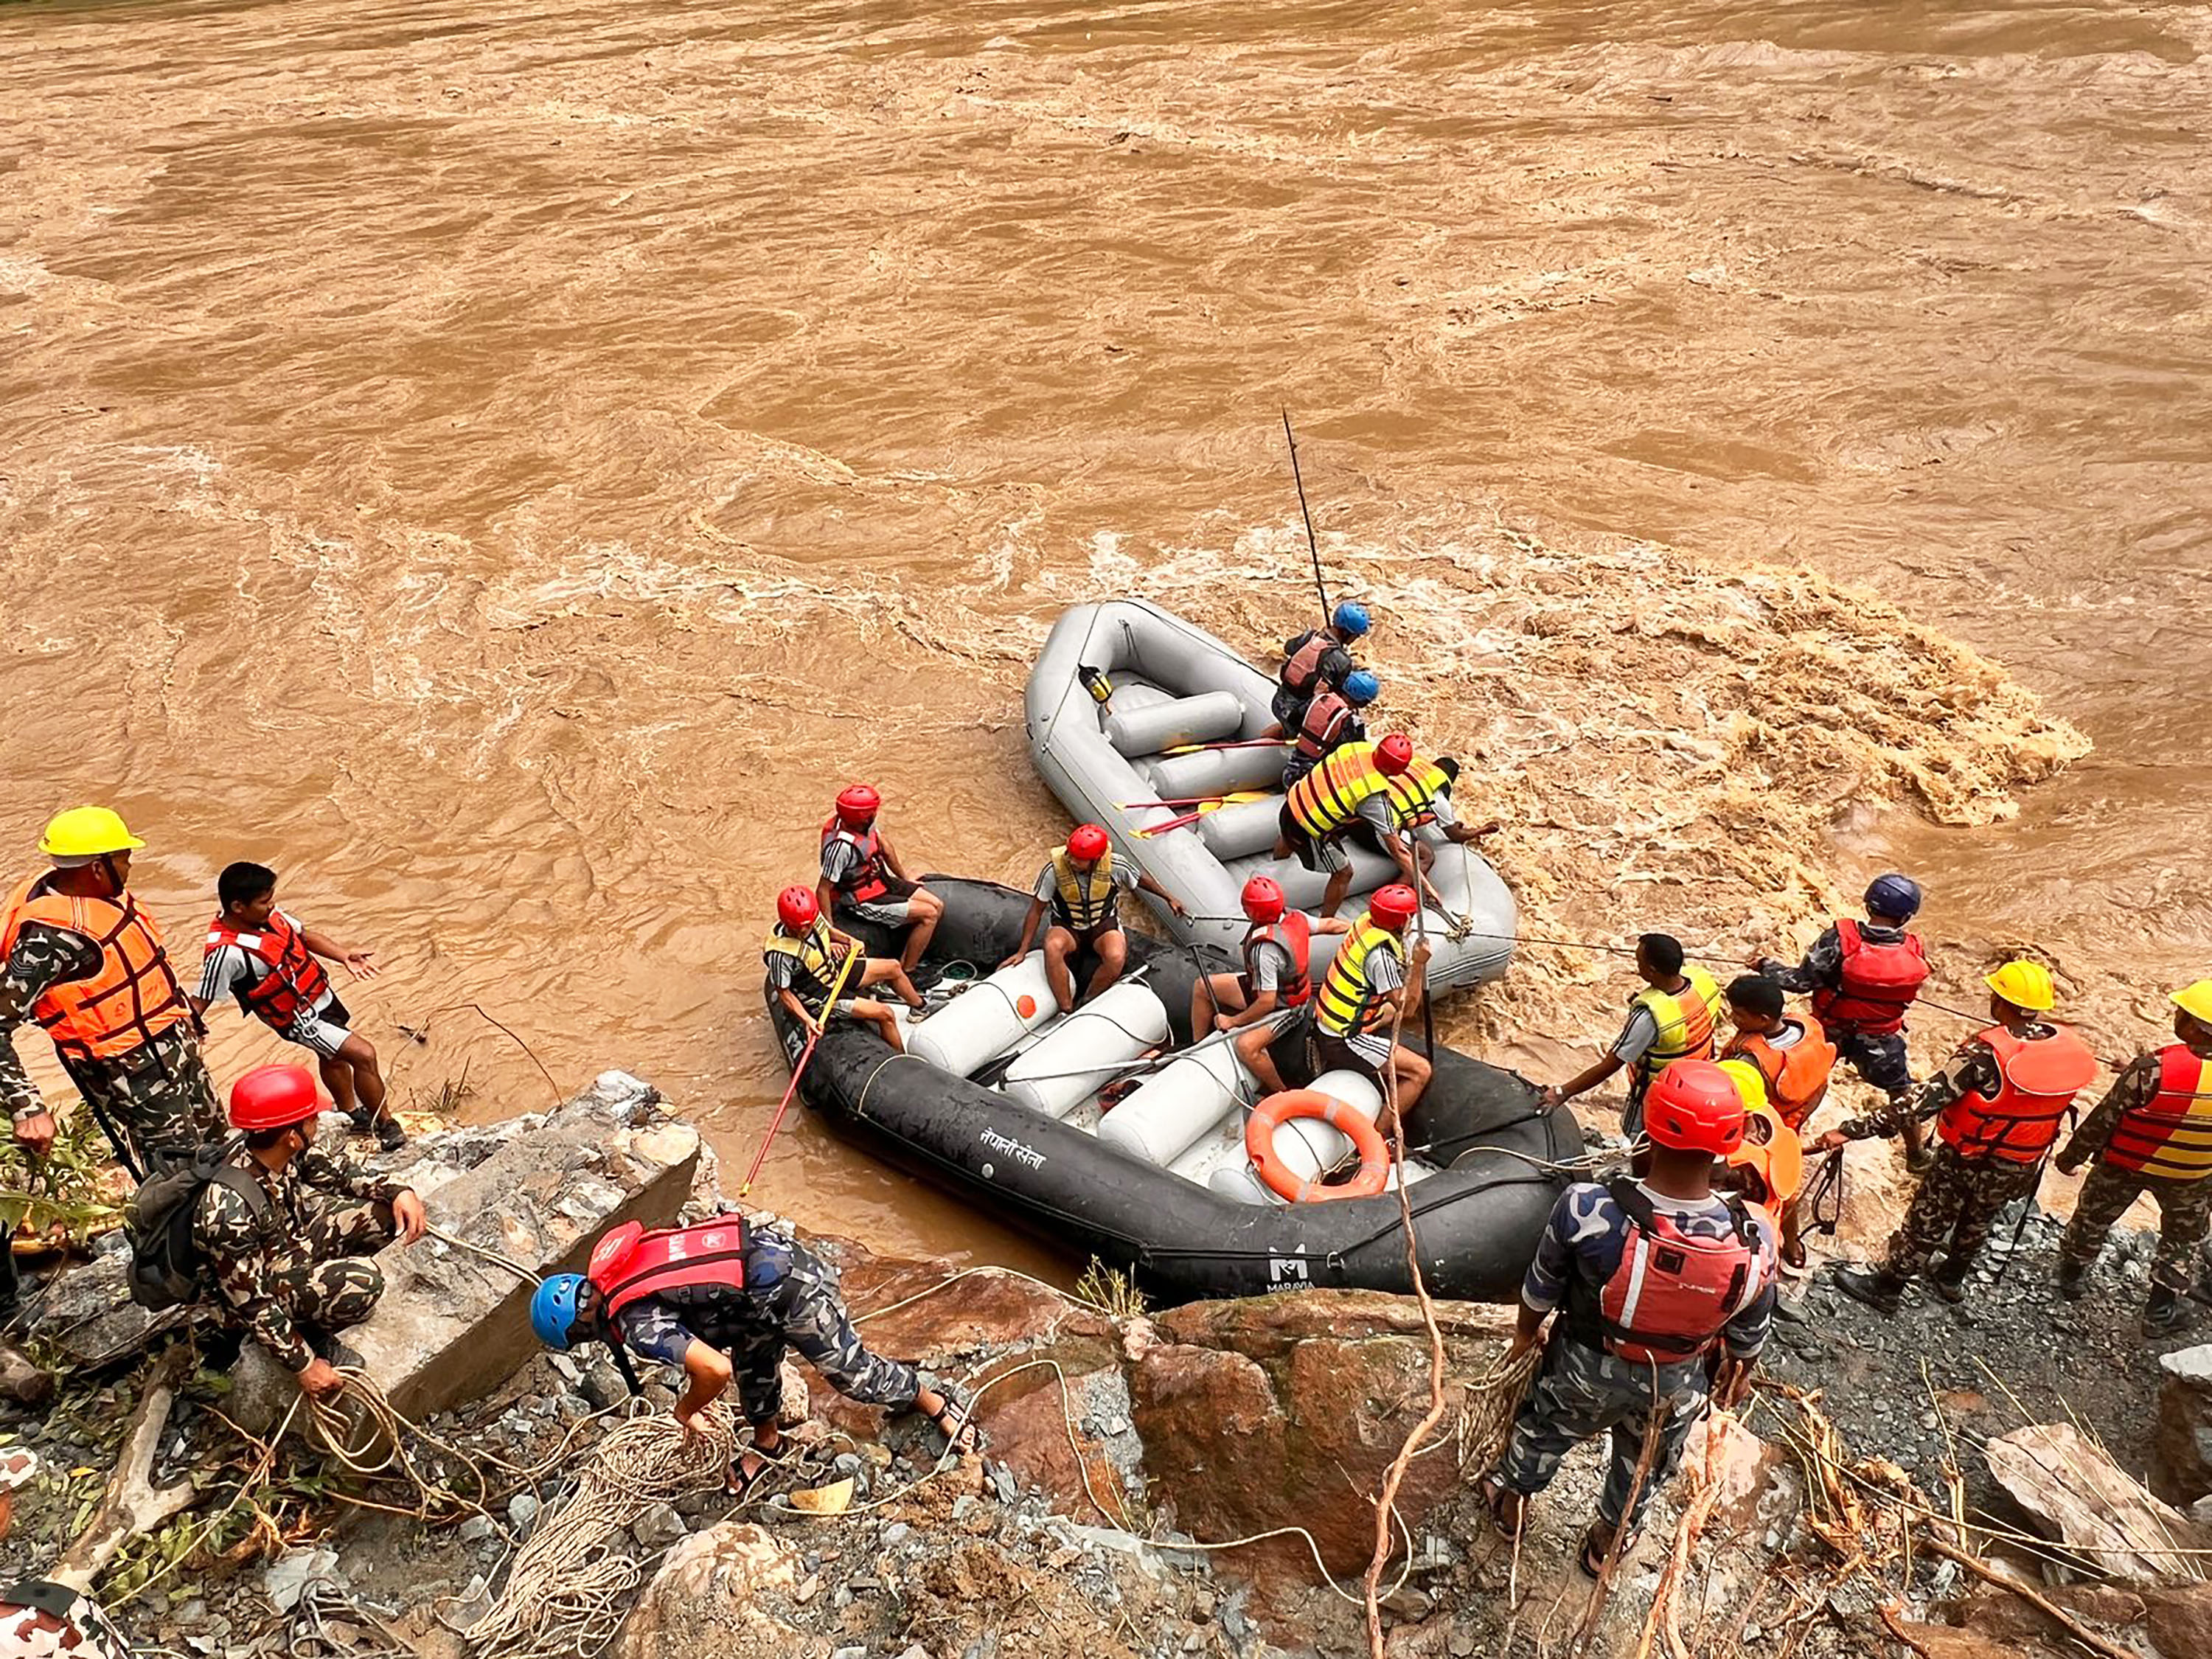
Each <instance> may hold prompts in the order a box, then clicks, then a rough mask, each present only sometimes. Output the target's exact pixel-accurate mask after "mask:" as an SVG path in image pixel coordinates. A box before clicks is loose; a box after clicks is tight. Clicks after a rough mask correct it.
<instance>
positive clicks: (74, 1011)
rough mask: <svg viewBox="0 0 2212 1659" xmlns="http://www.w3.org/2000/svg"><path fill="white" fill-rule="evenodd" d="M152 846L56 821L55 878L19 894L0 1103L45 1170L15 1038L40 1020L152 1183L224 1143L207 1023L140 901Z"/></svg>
mask: <svg viewBox="0 0 2212 1659" xmlns="http://www.w3.org/2000/svg"><path fill="white" fill-rule="evenodd" d="M144 845H145V843H144V842H142V841H140V840H138V839H137V837H136V836H133V835H131V832H130V830H129V829H125V827H124V823H123V820H122V819H121V818H119V817H117V816H116V815H115V814H114V813H113V812H112V811H108V810H107V809H106V807H100V806H80V807H73V808H71V809H70V811H65V812H62V813H59V814H58V815H56V817H54V819H53V821H52V823H49V824H48V825H47V826H46V835H45V836H44V837H43V838H42V839H41V840H40V843H39V847H40V851H41V852H43V853H45V854H46V856H47V857H48V858H49V859H51V860H52V863H53V867H52V869H51V870H49V871H48V872H46V873H45V874H43V875H40V876H38V877H36V878H33V879H31V880H29V881H27V882H25V883H23V884H21V886H19V887H17V888H16V889H15V892H14V893H13V894H12V895H11V896H10V897H9V901H8V904H7V909H6V915H5V919H4V922H0V958H4V966H3V967H0V1103H4V1104H5V1105H6V1106H7V1109H8V1112H9V1117H10V1119H11V1120H12V1121H13V1123H14V1127H15V1139H17V1140H19V1141H21V1143H22V1144H23V1145H24V1146H27V1147H28V1148H30V1149H31V1151H33V1152H36V1153H38V1154H40V1155H41V1156H43V1155H44V1154H45V1153H46V1151H47V1150H48V1149H49V1148H50V1147H52V1145H53V1141H54V1131H55V1125H54V1120H53V1116H52V1113H51V1112H50V1111H49V1110H48V1109H47V1107H46V1103H45V1102H44V1101H43V1100H41V1099H40V1097H39V1091H38V1090H37V1089H36V1088H35V1087H34V1086H33V1084H32V1082H31V1079H30V1076H29V1074H28V1073H27V1072H26V1071H25V1070H24V1068H23V1061H22V1059H21V1056H20V1055H19V1054H16V1052H15V1041H14V1038H15V1028H16V1027H17V1026H19V1025H21V1024H22V1023H23V1022H24V1020H25V1019H26V1018H31V1019H35V1020H36V1021H37V1022H38V1023H39V1024H40V1025H42V1026H44V1027H46V1030H47V1031H48V1033H49V1035H51V1036H52V1038H53V1042H54V1049H55V1052H56V1054H58V1056H59V1057H60V1059H61V1062H62V1067H63V1069H64V1071H66V1072H67V1073H69V1076H70V1081H71V1082H73V1083H75V1084H76V1088H77V1092H78V1093H79V1094H80V1095H82V1097H83V1098H84V1102H85V1104H86V1105H87V1106H88V1107H89V1108H90V1109H92V1111H93V1113H94V1115H95V1116H97V1117H98V1118H99V1120H100V1126H101V1127H102V1128H104V1129H105V1130H106V1132H107V1133H108V1135H109V1137H110V1138H111V1139H113V1140H114V1142H115V1149H116V1153H117V1155H118V1157H119V1158H122V1159H123V1161H124V1163H125V1164H126V1166H128V1167H130V1168H131V1170H133V1172H134V1173H135V1174H137V1176H140V1177H141V1178H142V1179H143V1178H144V1177H146V1176H150V1175H153V1174H155V1173H157V1172H158V1171H160V1170H163V1169H167V1168H169V1167H171V1166H173V1165H178V1164H185V1163H188V1162H190V1161H191V1154H192V1152H193V1150H194V1149H195V1148H196V1147H197V1146H200V1145H201V1144H202V1143H203V1142H204V1141H208V1140H212V1139H219V1138H220V1137H221V1135H222V1111H221V1109H220V1108H218V1107H217V1105H216V1096H215V1087H214V1085H213V1084H212V1083H210V1081H209V1079H208V1073H207V1066H206V1065H205V1064H204V1062H203V1061H202V1060H201V1059H200V1042H199V1028H198V1022H197V1019H195V1018H194V1017H193V1015H192V1012H191V1006H189V1004H187V1003H186V1001H185V994H184V988H183V987H182V986H180V985H179V983H178V981H177V976H176V975H175V973H174V971H173V969H172V968H171V966H170V963H169V958H168V951H167V948H166V947H165V946H164V945H162V943H161V930H160V929H159V927H156V926H155V921H154V919H153V917H152V916H150V915H148V914H147V913H146V911H145V910H144V909H143V908H142V907H141V906H140V905H139V904H138V903H137V901H136V900H135V899H133V898H132V897H131V892H130V878H131V852H132V851H133V850H134V849H135V848H140V847H143V846H144Z"/></svg>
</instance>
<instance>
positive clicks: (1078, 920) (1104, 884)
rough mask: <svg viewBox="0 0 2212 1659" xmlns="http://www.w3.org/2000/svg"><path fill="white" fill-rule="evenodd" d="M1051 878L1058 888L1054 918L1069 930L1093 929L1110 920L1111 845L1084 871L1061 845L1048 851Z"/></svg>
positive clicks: (1095, 930) (1112, 886) (1111, 887)
mask: <svg viewBox="0 0 2212 1659" xmlns="http://www.w3.org/2000/svg"><path fill="white" fill-rule="evenodd" d="M1052 878H1053V880H1054V883H1055V884H1057V885H1058V886H1059V888H1060V894H1059V896H1058V898H1057V900H1056V901H1055V902H1054V905H1053V908H1054V912H1055V913H1056V914H1055V915H1054V921H1058V922H1059V923H1060V926H1061V927H1065V928H1066V929H1067V931H1068V932H1069V933H1096V932H1097V931H1098V929H1100V928H1101V927H1104V926H1105V925H1106V924H1107V923H1108V922H1109V921H1113V920H1114V849H1113V848H1110V847H1109V848H1107V849H1106V852H1105V854H1103V856H1102V857H1101V858H1100V859H1099V860H1098V862H1097V863H1096V864H1094V865H1092V866H1091V868H1090V870H1089V871H1088V872H1085V871H1082V870H1079V869H1077V868H1076V867H1075V860H1073V859H1072V858H1070V857H1069V856H1068V854H1067V849H1066V848H1065V847H1062V848H1057V849H1055V850H1054V853H1053V855H1052Z"/></svg>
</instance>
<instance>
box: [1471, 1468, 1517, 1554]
mask: <svg viewBox="0 0 2212 1659" xmlns="http://www.w3.org/2000/svg"><path fill="white" fill-rule="evenodd" d="M1482 1485H1483V1494H1482V1501H1483V1505H1484V1507H1485V1508H1486V1509H1488V1510H1489V1511H1490V1524H1491V1526H1492V1528H1495V1529H1496V1530H1497V1533H1498V1536H1499V1537H1500V1538H1503V1539H1504V1541H1506V1542H1507V1543H1509V1544H1517V1543H1519V1542H1520V1541H1521V1534H1522V1533H1523V1532H1524V1531H1526V1530H1527V1529H1528V1498H1526V1497H1525V1496H1523V1495H1522V1493H1520V1492H1516V1491H1514V1490H1513V1488H1512V1487H1510V1486H1507V1485H1506V1484H1505V1477H1504V1475H1502V1474H1498V1473H1497V1472H1496V1471H1494V1470H1493V1471H1492V1473H1491V1474H1486V1475H1485V1476H1484V1477H1483V1480H1482ZM1509 1505H1514V1506H1516V1513H1515V1515H1514V1516H1513V1519H1512V1520H1511V1521H1510V1522H1508V1521H1507V1520H1506V1518H1505V1511H1506V1509H1507V1507H1508V1506H1509Z"/></svg>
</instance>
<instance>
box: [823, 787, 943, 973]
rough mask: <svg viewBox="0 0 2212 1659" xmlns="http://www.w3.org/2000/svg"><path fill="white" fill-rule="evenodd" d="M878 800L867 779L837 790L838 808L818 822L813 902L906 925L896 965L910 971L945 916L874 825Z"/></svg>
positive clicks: (827, 910) (826, 910) (828, 910)
mask: <svg viewBox="0 0 2212 1659" xmlns="http://www.w3.org/2000/svg"><path fill="white" fill-rule="evenodd" d="M883 805H884V799H883V797H882V796H881V795H879V794H878V793H876V791H875V789H874V788H873V787H872V786H871V785H868V784H865V783H856V784H854V785H853V786H852V787H850V788H848V789H845V790H843V791H842V792H840V793H839V794H838V796H837V810H836V811H835V812H833V813H831V814H830V816H829V822H828V823H825V824H823V826H822V879H821V880H820V881H818V882H817V883H816V884H815V885H814V903H815V908H817V909H818V910H820V911H821V912H822V914H823V915H825V916H833V917H834V916H835V915H836V913H837V907H838V906H839V905H842V906H843V907H844V908H845V909H846V910H847V911H848V912H849V913H850V914H852V915H854V916H857V917H859V918H860V920H861V921H872V922H874V923H876V924H877V925H878V926H879V927H903V928H905V929H906V930H907V935H906V944H905V945H904V946H903V947H902V949H901V951H899V966H900V967H902V968H903V969H906V971H907V972H908V973H909V974H911V973H912V972H913V971H914V970H915V969H916V968H917V967H919V966H920V965H921V954H922V952H923V951H927V949H928V948H929V941H930V939H932V938H933V937H934V936H935V934H936V933H937V924H938V923H939V921H942V920H943V919H944V915H945V901H944V900H943V899H941V898H939V897H938V896H937V895H936V894H934V893H933V892H931V891H930V890H928V889H927V887H924V886H923V885H922V884H921V883H919V882H917V881H915V880H914V879H913V878H911V877H909V876H908V874H907V872H906V866H904V865H903V864H901V863H900V862H899V855H898V854H896V852H894V851H893V850H892V848H891V844H890V841H889V840H887V839H886V838H885V837H884V835H883V833H882V832H881V831H880V830H878V829H877V828H876V814H877V813H878V812H880V811H882V810H883Z"/></svg>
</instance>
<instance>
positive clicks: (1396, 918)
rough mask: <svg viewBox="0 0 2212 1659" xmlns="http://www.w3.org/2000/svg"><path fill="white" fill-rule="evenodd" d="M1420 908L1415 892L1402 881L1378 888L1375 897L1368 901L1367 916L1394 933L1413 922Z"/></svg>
mask: <svg viewBox="0 0 2212 1659" xmlns="http://www.w3.org/2000/svg"><path fill="white" fill-rule="evenodd" d="M1420 908H1421V902H1420V900H1419V899H1418V898H1415V897H1414V896H1413V889H1412V888H1410V887H1408V886H1407V885H1406V884H1405V883H1404V882H1402V881H1394V882H1392V883H1391V884H1389V886H1388V887H1378V888H1376V890H1375V896H1374V897H1372V898H1370V899H1369V900H1368V901H1367V914H1368V915H1370V916H1372V917H1374V918H1375V920H1376V921H1379V922H1381V923H1382V924H1383V926H1384V927H1388V928H1389V930H1390V931H1391V932H1392V933H1396V932H1397V931H1398V930H1399V929H1400V928H1401V927H1404V926H1405V925H1406V924H1407V922H1409V921H1412V920H1413V917H1414V915H1416V913H1418V912H1419V909H1420Z"/></svg>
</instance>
